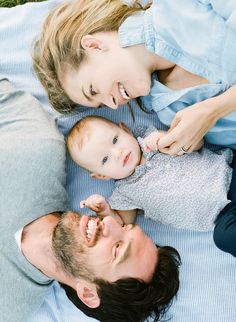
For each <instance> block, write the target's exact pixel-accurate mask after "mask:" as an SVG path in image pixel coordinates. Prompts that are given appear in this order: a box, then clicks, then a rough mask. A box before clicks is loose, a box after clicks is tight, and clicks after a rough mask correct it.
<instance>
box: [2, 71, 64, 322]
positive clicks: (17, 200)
mask: <svg viewBox="0 0 236 322" xmlns="http://www.w3.org/2000/svg"><path fill="white" fill-rule="evenodd" d="M64 183H65V145H64V140H63V137H62V136H61V135H60V134H59V132H58V130H57V128H56V126H55V124H54V120H53V119H52V118H51V117H50V116H49V115H48V114H47V113H46V112H45V111H43V109H42V107H41V106H40V104H39V102H38V101H37V100H36V99H35V98H33V97H32V96H31V95H29V94H27V93H25V92H23V91H20V90H15V89H14V88H12V86H11V85H10V84H9V82H8V81H7V80H6V79H4V77H3V76H1V75H0V187H1V189H0V236H1V237H0V294H1V296H0V316H1V318H0V320H1V321H4V322H16V321H17V322H26V321H27V320H28V318H29V317H30V316H31V315H32V313H33V312H34V311H35V310H37V309H38V308H39V306H40V305H41V303H42V301H43V298H44V297H45V294H46V293H47V292H48V289H49V287H50V285H51V282H52V280H51V279H50V278H48V277H47V276H45V275H44V274H42V273H41V272H40V271H39V270H38V269H36V268H35V267H34V266H32V265H31V264H30V263H29V262H28V261H27V260H26V258H25V257H24V256H23V254H22V253H21V251H20V249H19V247H18V245H17V243H16V240H15V237H14V235H15V233H16V232H17V231H18V230H19V229H21V228H22V227H24V226H25V225H27V224H28V223H30V222H32V221H33V220H35V219H36V218H38V217H40V216H42V215H46V214H48V213H50V212H55V211H64V210H66V208H67V195H66V192H65V189H64Z"/></svg>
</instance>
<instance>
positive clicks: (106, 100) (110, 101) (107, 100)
mask: <svg viewBox="0 0 236 322" xmlns="http://www.w3.org/2000/svg"><path fill="white" fill-rule="evenodd" d="M101 101H102V103H103V104H104V105H106V106H108V107H110V108H112V109H113V110H116V109H117V108H118V106H119V105H118V103H117V102H116V99H115V97H114V96H113V95H104V96H103V97H102V98H101Z"/></svg>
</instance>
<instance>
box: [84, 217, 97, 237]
mask: <svg viewBox="0 0 236 322" xmlns="http://www.w3.org/2000/svg"><path fill="white" fill-rule="evenodd" d="M94 223H95V221H94V220H93V219H89V221H88V228H87V231H86V236H87V239H88V241H90V239H91V237H92V235H93V229H94Z"/></svg>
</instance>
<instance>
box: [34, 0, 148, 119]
mask: <svg viewBox="0 0 236 322" xmlns="http://www.w3.org/2000/svg"><path fill="white" fill-rule="evenodd" d="M140 10H144V8H142V7H141V6H140V5H139V3H138V1H137V0H135V1H133V4H132V5H130V6H128V5H127V4H125V3H123V2H122V1H121V0H73V1H70V2H67V3H63V4H61V5H59V6H58V7H56V8H55V9H54V10H53V11H52V12H51V13H50V14H49V15H48V17H47V18H46V20H45V22H44V25H43V30H42V32H41V34H40V36H39V39H38V40H37V41H36V42H35V45H34V53H33V67H34V70H35V72H36V74H37V76H38V78H39V80H40V82H41V83H42V85H43V86H44V88H45V89H46V91H47V93H48V97H49V101H50V102H51V104H52V106H53V107H54V108H55V109H56V110H57V111H59V112H61V113H66V112H70V111H72V110H73V109H74V108H75V106H76V104H75V103H74V102H72V101H71V100H70V98H69V97H68V96H67V94H66V93H65V91H64V90H63V88H62V86H61V84H60V75H63V72H65V69H66V68H68V67H70V68H72V69H73V70H77V69H78V67H79V65H80V63H81V62H82V60H83V58H84V57H85V52H84V50H83V48H82V47H81V45H80V42H81V38H82V37H83V36H84V35H87V34H93V33H96V32H101V31H115V30H118V28H119V26H120V25H121V23H122V22H123V21H124V20H125V19H126V18H127V17H128V16H130V15H132V14H133V13H135V12H137V11H140Z"/></svg>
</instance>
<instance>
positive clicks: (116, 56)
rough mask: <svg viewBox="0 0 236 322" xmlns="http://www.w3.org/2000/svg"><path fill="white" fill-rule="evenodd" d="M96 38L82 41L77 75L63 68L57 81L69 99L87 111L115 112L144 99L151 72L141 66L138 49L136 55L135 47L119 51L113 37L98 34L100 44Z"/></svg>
mask: <svg viewBox="0 0 236 322" xmlns="http://www.w3.org/2000/svg"><path fill="white" fill-rule="evenodd" d="M97 35H98V38H95V37H94V36H89V35H88V36H85V37H84V38H83V39H82V42H81V45H82V47H83V48H84V50H85V52H86V58H85V59H84V60H83V61H82V63H81V64H80V66H79V68H78V70H77V71H75V70H72V69H69V68H67V70H66V71H65V73H64V74H63V75H62V77H61V83H62V86H63V89H64V90H65V92H66V93H67V95H68V96H69V97H70V99H71V100H72V101H74V102H75V103H78V104H81V105H84V106H88V107H95V108H97V107H99V106H101V105H106V106H108V107H110V108H113V109H116V108H118V106H119V105H122V104H125V103H127V102H128V101H129V100H130V99H132V98H136V97H138V96H144V95H147V94H148V93H149V91H150V85H151V72H150V71H149V70H148V68H147V67H146V65H145V64H143V63H142V62H143V59H140V56H141V55H140V54H139V53H140V50H139V48H138V50H137V53H136V50H135V48H137V47H138V46H132V47H127V48H121V47H120V45H119V43H118V36H117V39H116V34H114V33H102V36H101V39H102V40H101V39H100V38H99V37H100V33H99V34H97ZM104 35H105V36H104ZM111 35H113V36H114V37H111ZM86 37H87V38H86ZM83 41H84V42H83Z"/></svg>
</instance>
